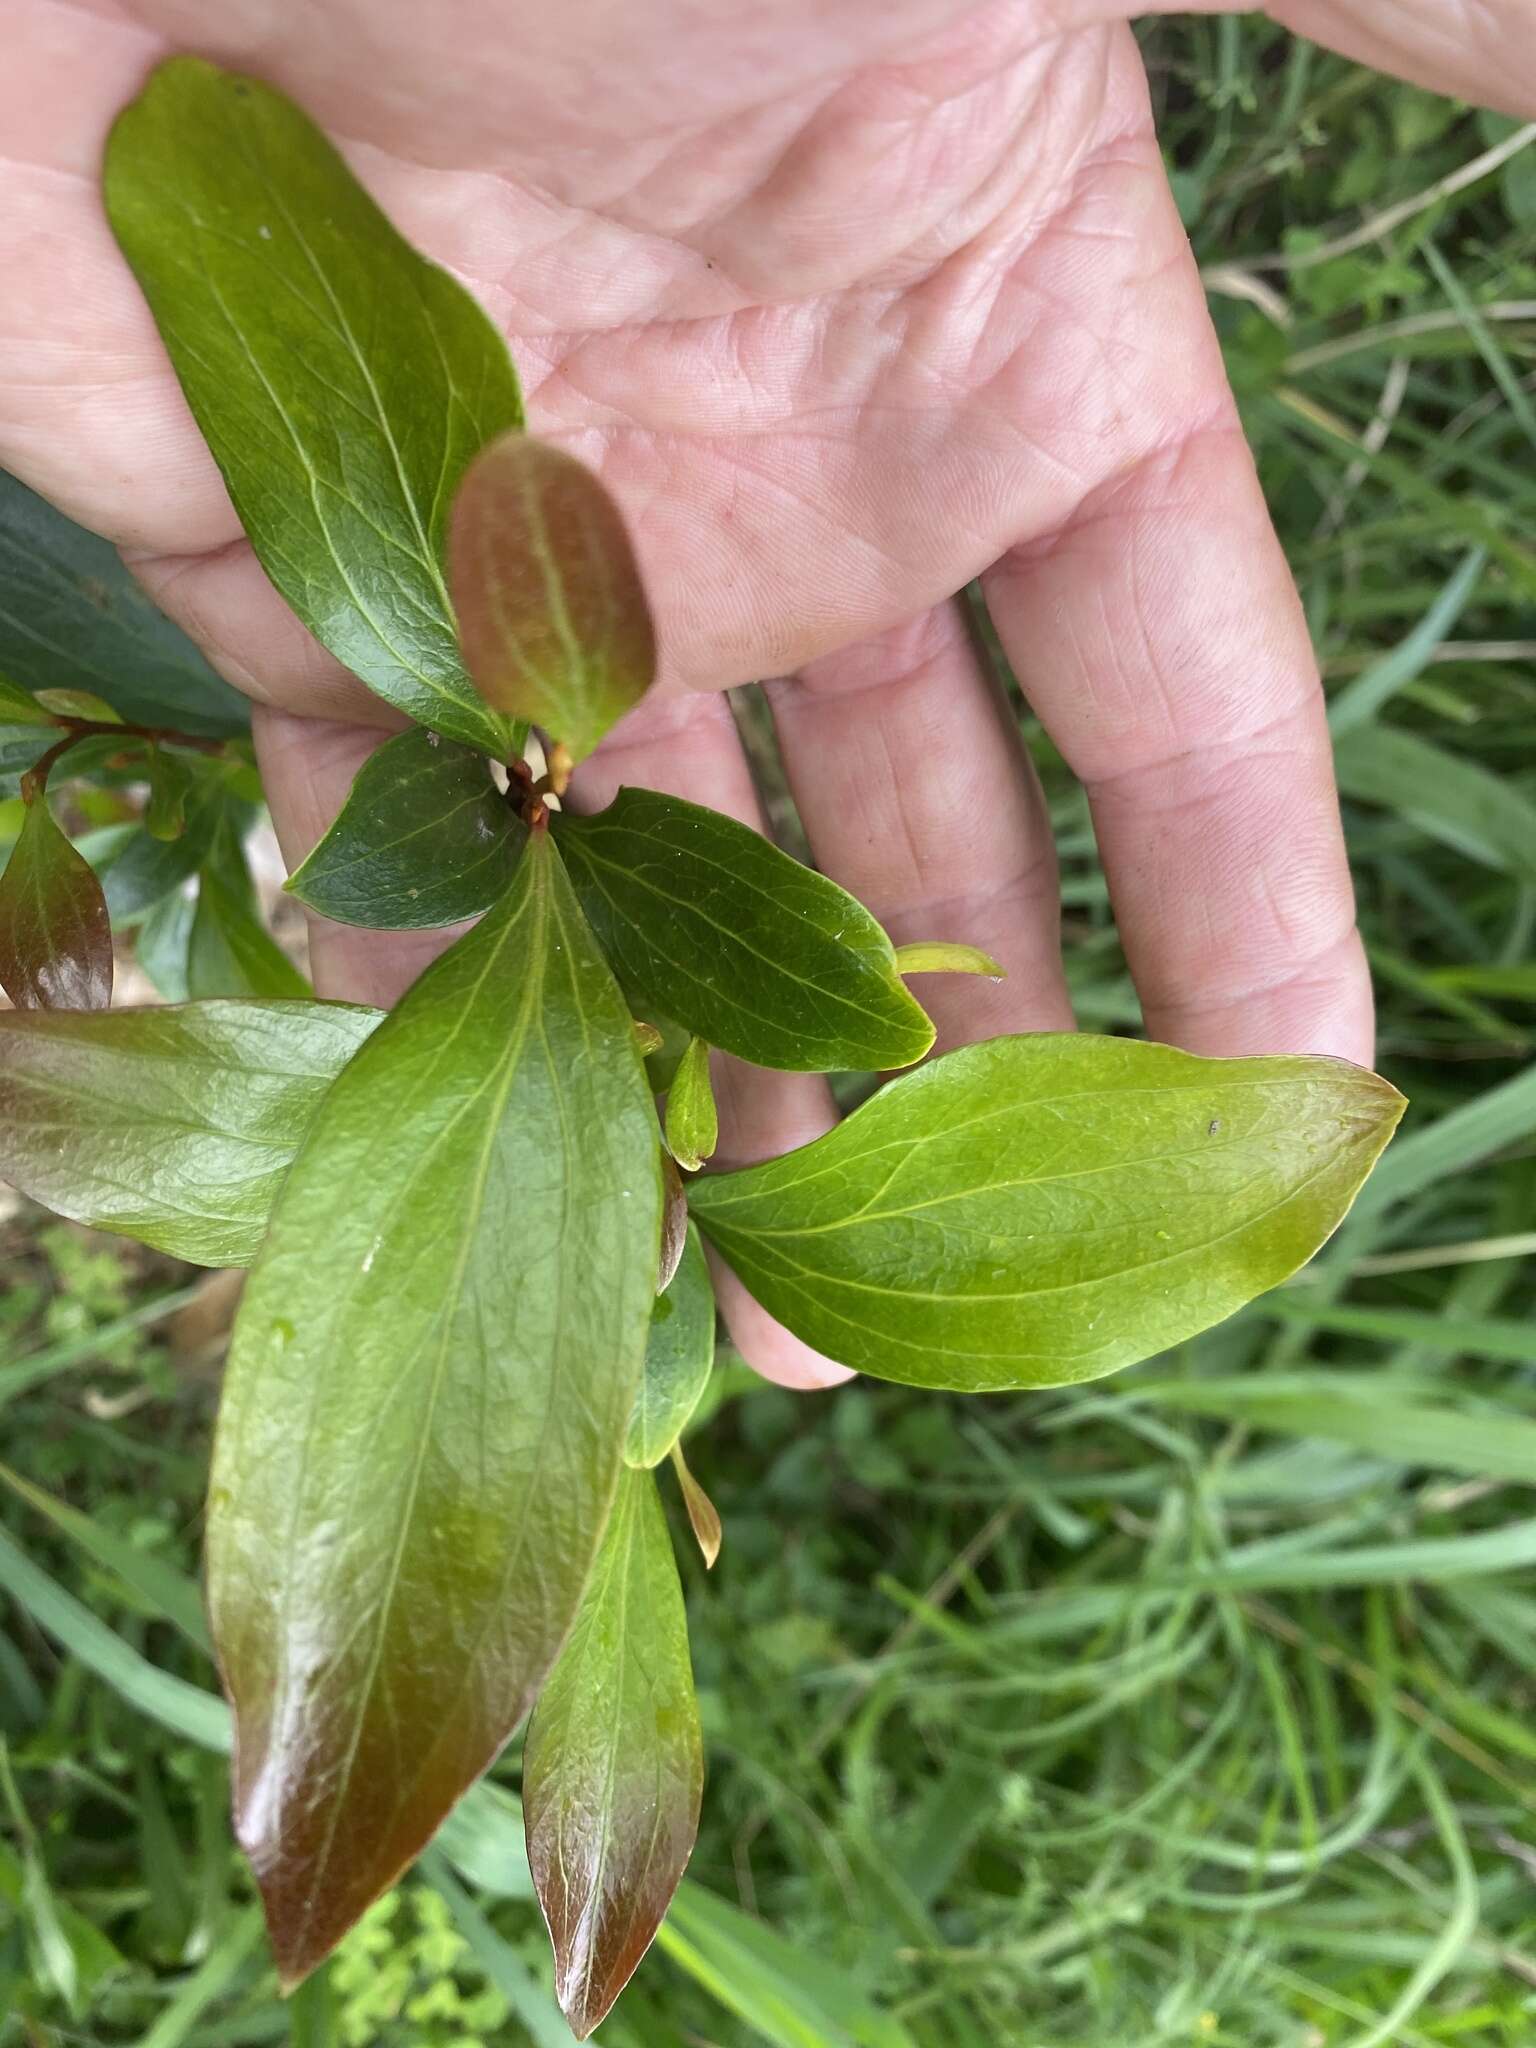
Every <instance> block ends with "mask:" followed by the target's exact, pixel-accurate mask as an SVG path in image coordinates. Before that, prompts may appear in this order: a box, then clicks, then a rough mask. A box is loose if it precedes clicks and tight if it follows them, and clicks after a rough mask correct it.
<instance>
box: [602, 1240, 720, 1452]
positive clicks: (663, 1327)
mask: <svg viewBox="0 0 1536 2048" xmlns="http://www.w3.org/2000/svg"><path fill="white" fill-rule="evenodd" d="M714 1363H715V1290H714V1287H713V1286H712V1284H711V1282H710V1277H709V1262H708V1260H707V1259H706V1258H705V1256H704V1247H703V1246H702V1245H701V1244H700V1242H699V1233H698V1230H697V1229H696V1228H695V1226H694V1225H693V1224H691V1223H690V1224H689V1226H688V1241H687V1243H686V1244H685V1245H684V1247H683V1255H682V1257H681V1259H679V1261H678V1265H677V1271H676V1272H675V1273H674V1274H673V1276H672V1282H671V1285H670V1286H669V1287H668V1288H667V1291H666V1293H665V1294H658V1295H657V1297H656V1303H655V1306H654V1307H653V1308H652V1310H651V1334H650V1338H649V1341H648V1342H647V1344H646V1347H645V1371H644V1373H643V1374H642V1376H641V1380H640V1390H639V1392H638V1393H637V1394H636V1395H635V1405H634V1409H633V1411H632V1412H631V1414H630V1418H629V1436H628V1439H627V1440H626V1442H625V1445H624V1462H625V1464H626V1465H637V1466H640V1467H642V1468H644V1467H649V1466H652V1465H659V1464H660V1463H661V1461H662V1459H663V1458H664V1457H665V1456H666V1455H667V1453H668V1451H670V1450H671V1448H672V1446H673V1445H674V1444H675V1443H676V1442H677V1440H678V1438H679V1437H680V1436H681V1435H682V1433H683V1431H684V1430H685V1429H686V1428H687V1426H688V1421H689V1418H690V1417H691V1416H692V1414H693V1411H694V1410H695V1409H696V1408H697V1407H698V1405H699V1402H700V1400H701V1399H702V1398H703V1394H704V1389H705V1387H706V1386H707V1385H708V1383H709V1375H710V1372H711V1371H712V1369H713V1367H714Z"/></svg>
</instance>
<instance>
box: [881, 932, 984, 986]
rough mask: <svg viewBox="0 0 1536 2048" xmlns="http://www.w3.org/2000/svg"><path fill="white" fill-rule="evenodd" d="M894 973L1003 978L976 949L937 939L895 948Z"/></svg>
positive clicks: (977, 948) (978, 948)
mask: <svg viewBox="0 0 1536 2048" xmlns="http://www.w3.org/2000/svg"><path fill="white" fill-rule="evenodd" d="M896 972H897V973H898V974H985V975H989V976H990V977H991V978H992V980H994V981H1002V980H1003V979H1005V975H1004V970H1003V969H1002V968H1001V967H999V966H998V964H997V962H996V961H995V960H994V959H993V958H992V955H991V954H990V953H983V952H982V950H981V948H980V946H951V945H947V944H945V943H944V942H943V941H941V940H936V939H920V940H918V941H917V942H916V943H915V944H913V945H910V946H898V947H897V948H896Z"/></svg>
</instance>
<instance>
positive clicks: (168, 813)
mask: <svg viewBox="0 0 1536 2048" xmlns="http://www.w3.org/2000/svg"><path fill="white" fill-rule="evenodd" d="M195 787H196V784H195V782H194V781H193V777H192V772H191V770H190V769H189V768H188V766H187V762H186V757H185V756H184V755H182V754H174V753H172V752H171V751H170V750H169V749H168V748H166V747H156V748H155V750H154V752H153V753H152V754H151V755H150V757H149V802H148V803H147V804H146V805H145V806H144V829H145V831H146V832H147V833H148V834H149V835H150V837H151V838H152V839H166V840H169V839H179V838H180V837H181V835H182V833H183V832H185V830H186V829H187V798H188V797H189V796H190V795H191V794H192V792H193V790H194V788H195Z"/></svg>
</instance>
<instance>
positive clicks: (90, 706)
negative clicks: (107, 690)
mask: <svg viewBox="0 0 1536 2048" xmlns="http://www.w3.org/2000/svg"><path fill="white" fill-rule="evenodd" d="M37 701H38V703H39V704H41V705H42V707H43V709H44V710H45V711H46V712H48V713H49V715H50V716H51V717H54V718H80V719H84V720H85V721H86V722H87V723H88V724H93V725H121V724H122V722H123V721H122V719H121V718H120V717H119V716H118V714H117V712H115V711H114V710H113V708H112V706H111V705H110V704H109V703H108V702H107V700H106V699H105V697H98V696H97V695H96V693H95V691H94V690H39V691H38V693H37Z"/></svg>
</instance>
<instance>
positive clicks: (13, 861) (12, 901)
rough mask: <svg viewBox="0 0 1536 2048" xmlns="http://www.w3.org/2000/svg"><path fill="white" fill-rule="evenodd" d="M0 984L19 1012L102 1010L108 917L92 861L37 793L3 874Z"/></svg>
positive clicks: (108, 965)
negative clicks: (88, 860) (61, 826)
mask: <svg viewBox="0 0 1536 2048" xmlns="http://www.w3.org/2000/svg"><path fill="white" fill-rule="evenodd" d="M0 988H4V990H5V992H6V994H7V995H8V996H9V997H10V999H11V1001H12V1002H13V1003H14V1004H15V1005H16V1007H17V1009H18V1010H104V1009H105V1008H106V1007H107V1005H108V1004H109V1003H110V1002H111V1000H112V920H111V918H110V917H109V915H108V913H107V899H106V897H105V896H104V895H103V894H102V891H101V883H100V882H99V881H98V880H97V879H96V875H95V873H94V871H93V870H92V868H91V866H90V864H89V863H88V862H87V861H86V860H85V859H83V858H82V856H81V855H80V854H78V853H77V852H76V851H75V849H74V847H73V846H71V844H70V842H69V840H68V838H67V837H66V835H65V834H64V833H63V832H62V831H61V830H60V829H59V826H58V825H57V824H56V823H55V822H54V817H53V813H52V811H50V810H49V808H48V798H47V796H46V795H45V794H44V793H43V792H42V791H41V790H39V791H38V792H37V794H36V795H35V796H34V797H33V798H32V800H31V801H30V802H29V803H28V805H27V811H26V816H25V818H24V819H23V820H22V826H21V831H20V833H19V834H18V835H17V839H16V844H15V846H14V847H12V849H11V857H10V859H9V861H7V863H6V866H5V872H4V873H3V874H0Z"/></svg>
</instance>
